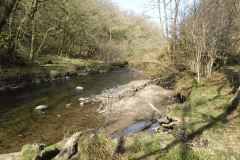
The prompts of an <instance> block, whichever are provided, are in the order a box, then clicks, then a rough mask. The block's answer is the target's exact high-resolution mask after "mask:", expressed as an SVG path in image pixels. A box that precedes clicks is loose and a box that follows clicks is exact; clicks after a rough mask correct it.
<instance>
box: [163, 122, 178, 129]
mask: <svg viewBox="0 0 240 160" xmlns="http://www.w3.org/2000/svg"><path fill="white" fill-rule="evenodd" d="M174 125H175V123H174V122H171V123H169V124H162V126H163V127H164V128H173V127H174Z"/></svg>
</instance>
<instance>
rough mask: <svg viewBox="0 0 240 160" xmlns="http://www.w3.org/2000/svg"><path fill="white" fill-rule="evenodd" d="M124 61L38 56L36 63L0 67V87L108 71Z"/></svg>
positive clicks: (124, 63)
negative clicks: (109, 61)
mask: <svg viewBox="0 0 240 160" xmlns="http://www.w3.org/2000/svg"><path fill="white" fill-rule="evenodd" d="M124 65H126V62H124V61H114V62H112V63H105V62H104V61H100V60H99V61H98V60H91V59H74V58H59V57H56V56H55V55H44V56H40V57H39V59H38V60H37V61H36V63H27V65H26V66H25V67H13V68H0V81H1V83H0V89H1V90H3V89H6V88H10V87H16V86H23V85H25V84H27V83H32V82H41V81H49V80H54V79H61V78H66V77H71V76H77V75H86V74H94V73H100V72H101V71H109V70H111V69H112V68H114V67H116V66H119V67H124Z"/></svg>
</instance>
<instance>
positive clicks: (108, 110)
mask: <svg viewBox="0 0 240 160" xmlns="http://www.w3.org/2000/svg"><path fill="white" fill-rule="evenodd" d="M126 86H127V87H126V88H124V89H122V90H121V91H119V92H117V93H116V94H112V95H111V96H108V97H107V98H106V99H104V100H103V101H102V104H101V106H100V108H99V109H98V112H99V113H101V114H103V115H104V117H105V118H106V125H105V128H104V131H103V132H105V133H107V134H108V135H114V134H117V135H118V134H121V133H122V130H123V129H124V128H126V127H128V126H130V125H132V124H134V123H136V122H138V121H140V120H150V119H152V118H153V117H154V116H155V114H156V112H155V111H154V110H152V108H151V107H150V105H149V103H151V104H152V105H154V106H155V107H156V108H157V109H158V110H159V111H160V112H162V113H166V112H167V106H168V105H170V104H172V103H173V91H172V90H170V89H165V88H163V87H161V86H159V85H156V81H148V80H138V81H132V82H131V83H129V84H127V85H126ZM106 92H108V91H106Z"/></svg>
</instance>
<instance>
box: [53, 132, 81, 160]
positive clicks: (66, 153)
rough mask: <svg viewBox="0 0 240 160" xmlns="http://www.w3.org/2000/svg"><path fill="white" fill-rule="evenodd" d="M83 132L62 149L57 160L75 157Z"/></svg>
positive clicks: (78, 133)
mask: <svg viewBox="0 0 240 160" xmlns="http://www.w3.org/2000/svg"><path fill="white" fill-rule="evenodd" d="M81 135H82V132H77V133H75V134H73V135H72V136H71V137H70V138H69V139H68V140H67V142H66V143H65V145H64V146H63V147H62V149H61V151H60V153H59V154H58V155H57V156H56V158H55V159H56V160H67V159H70V158H71V157H72V156H73V155H75V154H76V153H77V152H78V151H77V143H78V139H79V137H80V136H81Z"/></svg>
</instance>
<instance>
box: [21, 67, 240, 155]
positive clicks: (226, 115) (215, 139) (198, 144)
mask: <svg viewBox="0 0 240 160" xmlns="http://www.w3.org/2000/svg"><path fill="white" fill-rule="evenodd" d="M179 75H180V74H179ZM176 82H177V83H176V85H175V89H174V92H175V93H174V95H176V94H177V93H178V94H179V95H181V96H180V97H185V100H186V101H184V103H179V104H172V105H170V104H167V105H166V108H168V110H167V111H166V108H164V109H165V112H166V114H167V116H168V117H169V118H170V119H171V118H178V119H180V123H179V124H177V125H176V126H175V127H174V129H173V131H172V133H171V134H165V133H164V132H163V130H161V129H156V130H157V131H158V133H155V134H153V135H151V134H150V133H148V132H139V133H137V134H132V133H129V134H127V135H125V136H119V137H118V138H115V139H114V140H113V139H112V138H110V137H109V134H112V133H116V132H117V131H119V130H118V129H117V127H116V126H120V127H119V128H122V129H124V127H125V125H126V126H128V125H130V123H128V122H129V121H128V120H130V121H131V119H134V118H136V119H138V118H139V119H143V118H146V117H147V115H150V116H149V118H150V117H151V116H152V115H151V113H154V111H153V110H152V109H150V105H149V103H147V101H149V102H150V103H151V104H153V105H154V106H155V107H156V108H158V109H159V110H161V107H160V108H159V106H158V105H157V104H156V102H159V101H161V98H160V99H155V98H154V97H155V96H157V97H158V98H159V94H158V93H164V90H165V89H164V88H161V89H160V92H158V91H157V90H158V87H159V86H156V88H155V87H153V86H152V85H153V84H149V83H148V82H143V81H142V82H138V84H139V85H137V86H135V88H132V89H131V90H130V91H129V90H128V91H127V92H125V91H124V92H122V93H123V94H124V95H125V97H124V96H122V94H118V95H117V96H116V97H114V96H113V97H112V98H111V97H110V99H109V98H107V102H106V103H103V105H102V107H101V108H99V110H98V111H99V112H100V113H102V114H105V116H106V117H108V118H107V119H108V121H107V122H109V123H108V124H107V123H106V124H105V125H104V126H105V127H103V128H101V130H98V131H96V132H93V133H87V134H84V135H82V137H81V138H80V139H79V140H78V147H77V148H78V151H77V154H75V155H74V158H73V159H94V158H96V159H98V158H99V159H146V158H149V159H222V158H225V159H239V158H240V155H239V153H240V151H239V144H240V138H239V134H238V133H239V131H240V126H239V124H240V117H239V112H240V105H239V99H237V100H234V101H232V100H231V99H232V98H233V97H234V94H235V93H236V91H237V87H238V86H239V67H238V66H235V67H225V68H223V69H222V70H221V71H220V72H215V73H213V75H212V76H209V77H206V78H203V79H202V81H201V83H197V82H196V79H195V77H191V76H186V75H180V76H179V77H178V78H176ZM146 84H147V85H146ZM130 86H131V85H130ZM131 87H132V86H131ZM150 90H152V91H153V92H151V94H149V93H150V92H149V91H150ZM143 93H145V94H144V97H141V94H143ZM172 94H173V93H171V95H172ZM148 96H149V97H148ZM134 97H136V99H137V104H138V105H136V103H132V104H133V105H132V106H133V107H134V106H135V107H134V108H130V107H129V106H131V105H130V104H131V103H130V102H134V101H133V100H132V99H133V98H134ZM137 97H138V98H137ZM112 100H113V101H112ZM145 100H146V101H145ZM152 100H153V101H152ZM154 100H156V101H154ZM164 101H166V99H165V100H164ZM144 102H146V103H144ZM143 103H144V104H146V106H144V104H143ZM160 106H161V105H160ZM140 112H141V113H140ZM163 112H164V111H163ZM132 113H134V114H132ZM135 113H136V114H135ZM137 113H138V114H137ZM132 116H134V118H132ZM139 119H138V120H139ZM132 122H133V121H132ZM120 124H121V125H122V126H121V125H120ZM103 130H105V132H101V133H99V132H100V131H103ZM132 135H134V137H132ZM63 145H64V144H62V145H60V146H57V147H56V148H58V150H59V152H60V150H61V147H62V146H63ZM53 146H54V145H53ZM53 146H50V147H46V148H45V150H43V151H37V150H38V149H36V148H33V147H32V146H31V145H29V144H28V145H26V146H25V147H24V148H23V150H22V152H21V154H22V155H23V156H26V155H28V156H29V155H30V154H29V151H32V152H31V156H32V157H34V156H36V154H39V155H41V154H42V155H43V153H46V152H47V151H49V148H52V149H51V150H52V151H54V150H56V149H55V147H53ZM55 146H56V145H55ZM59 152H58V153H59ZM58 153H56V155H57V154H58Z"/></svg>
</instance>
